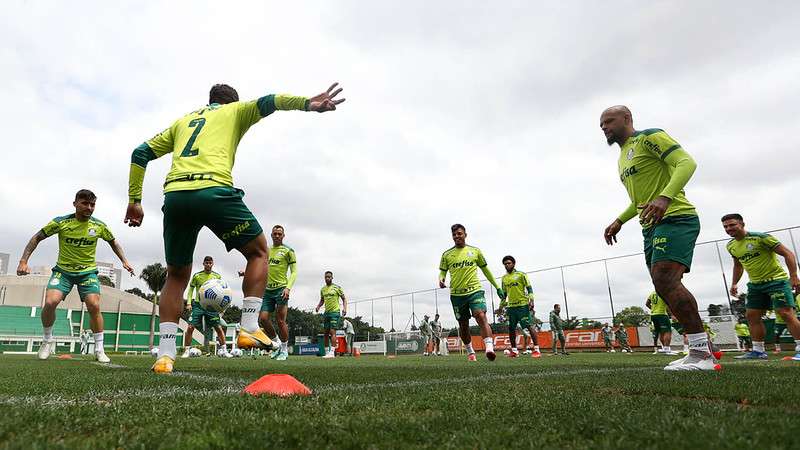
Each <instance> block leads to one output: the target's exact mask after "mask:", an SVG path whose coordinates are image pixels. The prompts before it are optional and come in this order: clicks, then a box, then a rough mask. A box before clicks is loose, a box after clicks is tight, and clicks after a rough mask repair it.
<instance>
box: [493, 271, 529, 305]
mask: <svg viewBox="0 0 800 450" xmlns="http://www.w3.org/2000/svg"><path fill="white" fill-rule="evenodd" d="M502 285H503V290H504V291H505V293H506V296H507V297H506V299H505V300H503V301H501V302H500V306H501V307H502V306H508V307H509V308H514V307H517V306H528V301H529V300H530V297H529V295H532V294H529V293H530V292H531V291H532V289H533V288H532V287H531V282H530V280H529V279H528V274H526V273H525V272H519V271H517V270H514V271H513V272H511V273H507V274H505V275H503V280H502Z"/></svg>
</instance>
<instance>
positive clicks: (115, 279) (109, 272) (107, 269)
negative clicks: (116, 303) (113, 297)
mask: <svg viewBox="0 0 800 450" xmlns="http://www.w3.org/2000/svg"><path fill="white" fill-rule="evenodd" d="M97 275H98V276H99V275H105V276H107V277H108V278H110V279H111V282H112V283H114V287H115V288H117V289H119V290H122V269H115V268H114V264H111V263H107V262H101V261H97Z"/></svg>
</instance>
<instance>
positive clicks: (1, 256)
mask: <svg viewBox="0 0 800 450" xmlns="http://www.w3.org/2000/svg"><path fill="white" fill-rule="evenodd" d="M10 261H11V255H9V254H8V253H0V275H6V274H8V271H9V270H12V269H10V268H9V267H8V263H9V262H10Z"/></svg>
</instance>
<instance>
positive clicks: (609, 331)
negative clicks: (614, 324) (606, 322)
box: [600, 327, 614, 340]
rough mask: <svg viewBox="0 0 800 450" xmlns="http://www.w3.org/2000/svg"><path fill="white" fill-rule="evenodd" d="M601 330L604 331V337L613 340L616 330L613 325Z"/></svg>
mask: <svg viewBox="0 0 800 450" xmlns="http://www.w3.org/2000/svg"><path fill="white" fill-rule="evenodd" d="M600 331H602V332H603V339H609V340H611V339H612V337H613V335H614V331H613V330H612V329H611V327H603V328H601V329H600Z"/></svg>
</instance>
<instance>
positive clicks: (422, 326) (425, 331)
mask: <svg viewBox="0 0 800 450" xmlns="http://www.w3.org/2000/svg"><path fill="white" fill-rule="evenodd" d="M428 319H430V317H429V316H428V315H427V314H425V315H424V316H423V317H422V321H421V322H420V323H419V333H420V335H421V336H422V339H424V340H425V346H424V347H423V348H424V349H425V351H424V352H423V353H422V356H428V355H429V354H431V353H433V352H430V353H429V352H428V347H430V345H431V340H432V338H433V336H432V335H433V332H432V330H431V324H430V322H428Z"/></svg>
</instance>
